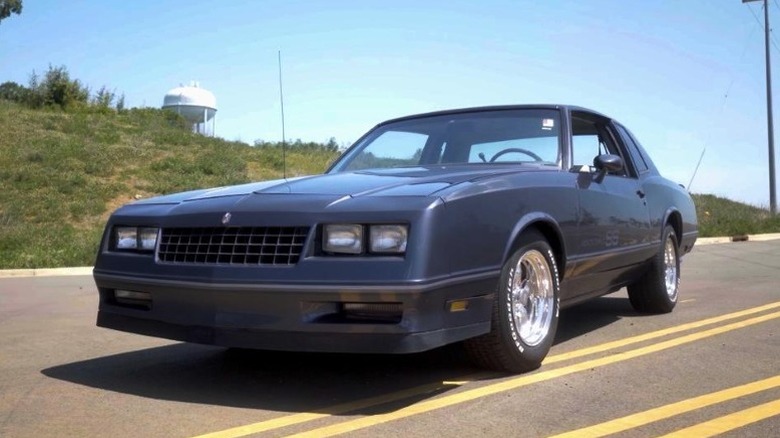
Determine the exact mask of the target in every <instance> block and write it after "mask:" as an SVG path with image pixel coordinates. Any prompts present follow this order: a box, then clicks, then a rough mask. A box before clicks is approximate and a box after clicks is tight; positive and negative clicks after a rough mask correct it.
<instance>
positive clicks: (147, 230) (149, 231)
mask: <svg viewBox="0 0 780 438" xmlns="http://www.w3.org/2000/svg"><path fill="white" fill-rule="evenodd" d="M159 230H160V229H159V228H152V227H140V228H139V227H115V228H114V249H118V250H128V251H154V248H155V246H156V245H157V233H158V231H159Z"/></svg>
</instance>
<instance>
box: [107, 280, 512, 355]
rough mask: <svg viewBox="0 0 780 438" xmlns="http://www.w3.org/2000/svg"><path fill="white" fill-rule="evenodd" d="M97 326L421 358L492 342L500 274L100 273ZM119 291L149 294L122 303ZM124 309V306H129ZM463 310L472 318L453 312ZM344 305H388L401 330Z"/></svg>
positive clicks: (214, 341) (249, 344) (217, 341)
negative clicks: (282, 281) (370, 278)
mask: <svg viewBox="0 0 780 438" xmlns="http://www.w3.org/2000/svg"><path fill="white" fill-rule="evenodd" d="M94 276H95V283H96V284H97V286H98V291H99V293H100V306H99V310H98V317H97V325H98V326H100V327H107V328H112V329H116V330H122V331H126V332H131V333H137V334H143V335H148V336H155V337H162V338H168V339H174V340H179V341H185V342H194V343H201V344H211V345H220V346H226V347H241V348H257V349H268V350H285V351H308V352H345V353H412V352H418V351H425V350H429V349H432V348H435V347H439V346H442V345H446V344H449V343H452V342H457V341H460V340H463V339H467V338H470V337H474V336H478V335H480V334H483V333H487V332H488V331H489V330H490V315H491V310H492V299H493V292H494V290H495V287H496V284H497V280H498V273H495V275H492V274H490V275H487V274H485V275H480V276H471V277H462V278H458V279H446V280H443V281H438V282H431V283H425V284H420V283H417V284H398V285H388V286H376V285H371V286H359V285H357V286H356V285H343V286H333V285H331V286H319V285H308V284H292V285H291V284H287V285H269V284H247V283H240V284H236V283H231V284H220V283H200V282H187V281H179V280H160V279H148V278H144V277H128V276H122V275H116V274H112V273H106V272H100V271H98V270H96V271H95V274H94ZM116 290H126V291H132V292H142V293H144V294H148V296H149V302H148V303H147V302H144V304H143V305H128V304H127V303H122V302H119V301H118V300H117V298H116V295H115V291H116ZM120 301H121V300H120ZM453 301H466V305H465V307H466V309H465V310H460V311H453V309H451V307H450V306H451V303H452V302H453ZM344 303H353V304H354V303H359V304H360V303H383V304H389V305H390V306H391V307H393V308H396V309H398V318H397V319H393V320H391V321H387V320H378V319H376V318H357V319H356V318H352V317H345V313H344V308H345V306H344Z"/></svg>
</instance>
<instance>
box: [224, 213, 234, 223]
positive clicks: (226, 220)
mask: <svg viewBox="0 0 780 438" xmlns="http://www.w3.org/2000/svg"><path fill="white" fill-rule="evenodd" d="M231 217H233V215H232V214H230V212H227V213H225V215H224V216H222V225H227V224H229V223H230V218H231Z"/></svg>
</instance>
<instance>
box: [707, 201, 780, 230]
mask: <svg viewBox="0 0 780 438" xmlns="http://www.w3.org/2000/svg"><path fill="white" fill-rule="evenodd" d="M693 201H694V202H695V203H696V214H697V215H698V217H699V236H701V237H713V236H741V235H745V234H761V233H777V232H780V215H774V216H773V215H772V214H770V212H769V210H768V209H764V208H759V207H754V206H751V205H747V204H742V203H740V202H735V201H731V200H729V199H725V198H719V197H717V196H713V195H693Z"/></svg>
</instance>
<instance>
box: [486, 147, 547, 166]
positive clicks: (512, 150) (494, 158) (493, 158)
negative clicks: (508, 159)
mask: <svg viewBox="0 0 780 438" xmlns="http://www.w3.org/2000/svg"><path fill="white" fill-rule="evenodd" d="M512 152H518V153H521V154H525V155H528V156H529V157H531V158H533V159H534V161H539V162H541V161H544V160H543V159H542V157H540V156H539V155H536V154H535V153H533V152H531V151H529V150H527V149H521V148H506V149H503V150H500V151H498V152H496V154H495V155H493V156H492V157H490V162H491V163H493V162H495V161H496V160H497V159H498V157H500V156H502V155H504V154H509V153H512Z"/></svg>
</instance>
